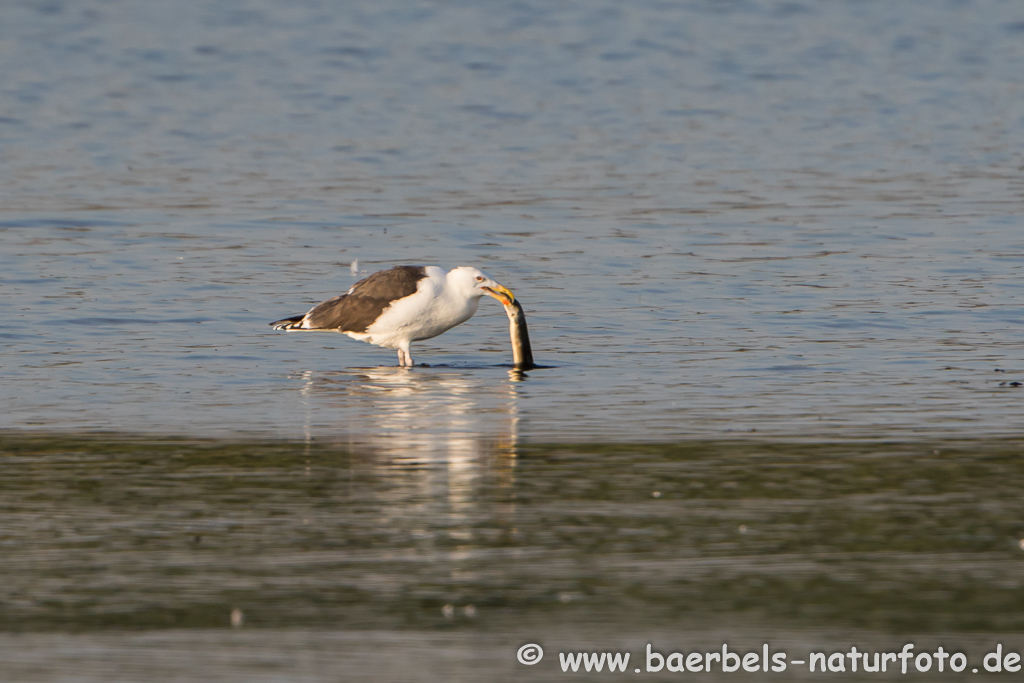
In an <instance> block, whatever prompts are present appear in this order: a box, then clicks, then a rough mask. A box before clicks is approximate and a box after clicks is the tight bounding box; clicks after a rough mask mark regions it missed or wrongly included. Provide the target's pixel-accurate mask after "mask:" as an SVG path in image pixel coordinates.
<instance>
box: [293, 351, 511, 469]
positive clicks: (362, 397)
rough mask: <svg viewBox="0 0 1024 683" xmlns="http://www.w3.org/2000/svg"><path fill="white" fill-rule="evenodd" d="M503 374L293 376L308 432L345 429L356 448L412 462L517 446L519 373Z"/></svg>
mask: <svg viewBox="0 0 1024 683" xmlns="http://www.w3.org/2000/svg"><path fill="white" fill-rule="evenodd" d="M495 370H497V369H495ZM504 375H505V373H504V371H501V375H495V373H493V372H480V371H479V370H475V371H473V372H466V371H465V370H461V369H452V368H423V371H422V372H415V373H411V372H408V371H405V370H403V369H401V368H366V369H359V370H341V371H331V372H312V371H306V372H303V373H301V374H300V375H298V376H299V377H301V378H302V380H303V387H302V394H303V395H304V396H305V397H306V399H307V402H308V406H307V412H308V413H309V418H308V419H307V421H308V422H309V424H310V427H309V429H310V433H316V432H318V431H323V432H327V433H330V432H333V433H337V432H339V431H343V432H344V433H345V434H346V435H347V437H348V441H349V443H350V444H352V445H353V446H356V447H359V448H360V449H361V450H363V449H365V450H367V451H370V452H373V453H380V454H386V455H388V456H390V460H391V462H392V463H394V464H417V463H430V462H435V463H436V462H444V461H447V462H449V463H452V462H455V461H457V460H462V459H464V458H466V457H474V458H475V457H477V456H479V455H481V454H482V452H483V451H485V450H489V449H493V448H494V447H495V446H497V445H498V444H501V446H502V448H503V449H505V450H507V449H509V448H514V447H515V444H516V442H517V436H516V427H517V425H518V421H519V417H518V411H517V409H516V400H517V392H518V391H519V390H518V389H517V387H516V385H515V384H514V382H518V381H520V380H521V379H522V373H517V372H516V371H510V372H509V376H508V378H506V377H505V376H504ZM497 377H501V379H497ZM325 419H326V420H327V421H326V422H325Z"/></svg>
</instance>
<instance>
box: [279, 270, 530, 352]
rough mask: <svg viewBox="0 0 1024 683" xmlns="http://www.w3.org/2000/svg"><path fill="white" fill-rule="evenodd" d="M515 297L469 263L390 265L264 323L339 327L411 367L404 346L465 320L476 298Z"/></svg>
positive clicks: (302, 327)
mask: <svg viewBox="0 0 1024 683" xmlns="http://www.w3.org/2000/svg"><path fill="white" fill-rule="evenodd" d="M485 294H486V295H488V296H492V297H494V298H495V299H497V300H498V301H500V302H502V304H506V303H508V302H512V301H515V296H514V295H513V294H512V292H510V291H509V290H508V289H506V288H505V287H503V286H502V285H500V284H498V283H497V282H495V281H494V280H492V279H491V278H489V277H488V276H487V275H485V274H484V273H483V272H481V271H479V270H477V269H476V268H473V267H471V266H459V267H458V268H453V269H452V270H450V271H447V272H445V270H444V269H443V268H438V267H437V266H395V267H394V268H390V269H388V270H382V271H379V272H376V273H374V274H373V275H370V276H369V277H366V278H363V279H362V280H360V281H359V282H357V283H355V284H354V285H352V288H351V289H349V290H348V292H346V293H345V294H341V295H339V296H335V297H332V298H330V299H328V300H327V301H324V302H322V303H319V304H317V305H316V306H314V307H313V308H311V309H310V310H309V312H307V313H305V314H303V315H295V316H292V317H290V318H284V319H283V320H276V321H274V322H272V323H270V324H271V325H272V326H273V328H274V329H275V330H322V331H327V332H341V333H342V334H347V335H348V336H349V337H352V338H353V339H358V340H359V341H364V342H369V343H370V344H375V345H376V346H383V347H385V348H389V349H397V350H398V363H399V365H401V366H402V367H410V368H411V367H412V366H413V362H412V353H410V351H409V346H410V345H411V344H412V342H414V341H420V340H422V339H431V338H433V337H436V336H437V335H439V334H442V333H444V332H447V331H448V330H450V329H452V328H453V327H455V326H456V325H459V324H461V323H464V322H466V321H467V320H469V319H470V318H471V317H473V314H474V313H476V309H477V306H478V305H479V304H480V298H481V297H483V296H484V295H485Z"/></svg>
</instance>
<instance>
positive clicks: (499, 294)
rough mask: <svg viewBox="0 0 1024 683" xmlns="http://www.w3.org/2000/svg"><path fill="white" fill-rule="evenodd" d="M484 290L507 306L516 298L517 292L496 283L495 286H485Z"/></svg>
mask: <svg viewBox="0 0 1024 683" xmlns="http://www.w3.org/2000/svg"><path fill="white" fill-rule="evenodd" d="M483 290H484V291H485V292H487V293H488V294H489V295H490V296H493V297H494V298H495V299H497V300H498V301H500V302H501V303H502V305H505V306H507V305H508V304H510V303H512V302H513V301H515V300H516V296H515V294H513V293H512V292H511V291H509V290H508V289H506V288H504V287H502V286H501V285H498V284H496V285H494V287H484V288H483Z"/></svg>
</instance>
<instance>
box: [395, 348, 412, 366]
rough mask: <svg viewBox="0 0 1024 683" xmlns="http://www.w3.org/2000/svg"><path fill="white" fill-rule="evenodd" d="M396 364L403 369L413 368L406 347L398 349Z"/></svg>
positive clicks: (410, 355) (409, 352)
mask: <svg viewBox="0 0 1024 683" xmlns="http://www.w3.org/2000/svg"><path fill="white" fill-rule="evenodd" d="M398 364H399V365H401V366H402V367H403V368H411V367H412V366H413V362H412V352H411V351H410V350H409V347H408V346H406V347H404V348H400V349H398Z"/></svg>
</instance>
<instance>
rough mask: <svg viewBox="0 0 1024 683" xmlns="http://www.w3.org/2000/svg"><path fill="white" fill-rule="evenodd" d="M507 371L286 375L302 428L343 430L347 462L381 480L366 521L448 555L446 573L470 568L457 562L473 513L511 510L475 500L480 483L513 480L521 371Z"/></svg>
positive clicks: (466, 552) (469, 550) (470, 536)
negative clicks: (299, 405)
mask: <svg viewBox="0 0 1024 683" xmlns="http://www.w3.org/2000/svg"><path fill="white" fill-rule="evenodd" d="M515 372H517V371H510V372H509V376H508V377H506V376H505V370H503V369H497V368H495V369H491V370H490V371H482V370H480V369H475V370H472V371H466V370H464V369H453V368H423V369H422V370H421V371H417V372H409V371H408V370H406V369H404V368H371V369H362V370H344V371H334V372H310V371H307V372H303V373H300V374H298V375H296V377H297V378H299V379H301V380H302V394H303V395H304V398H305V402H306V405H307V414H308V415H309V417H308V418H307V423H308V424H309V425H310V428H309V431H308V432H307V434H309V435H314V434H317V433H325V434H329V433H338V432H339V431H344V432H346V434H347V440H348V445H349V449H350V451H351V452H352V453H353V455H354V456H356V457H355V459H354V462H356V463H359V464H356V465H355V466H356V467H367V466H368V467H370V468H371V470H372V471H375V472H377V473H379V475H380V476H381V477H382V478H383V479H386V480H387V482H388V486H382V487H380V489H379V490H378V492H379V498H380V500H379V502H380V505H378V506H376V507H375V509H376V510H377V514H378V515H379V519H378V520H377V521H376V523H377V524H379V525H380V527H381V528H386V529H388V530H389V532H390V533H400V534H404V535H408V536H409V537H410V538H415V539H417V547H418V548H420V549H424V550H425V549H427V548H432V549H433V551H434V552H436V553H438V554H439V556H444V557H449V558H450V559H451V560H452V561H453V563H454V564H453V566H452V571H453V572H454V571H458V572H461V573H465V572H471V571H472V569H470V568H469V567H468V566H464V565H463V562H462V561H463V560H467V559H469V558H470V557H471V556H472V554H473V548H474V539H475V533H476V531H475V528H476V525H477V523H478V521H479V518H480V515H481V514H484V515H493V514H495V513H497V514H499V515H500V516H502V517H512V516H513V515H514V511H515V503H514V502H512V500H511V499H510V500H509V501H508V502H506V503H502V504H500V505H499V506H498V507H497V508H495V507H493V504H492V506H489V507H488V508H487V509H486V510H481V509H480V508H479V506H478V501H480V500H481V498H482V497H481V495H480V491H481V490H482V489H483V488H484V487H485V486H486V487H490V488H492V489H493V488H494V487H497V488H499V489H508V488H511V487H512V486H513V484H514V483H515V466H516V449H517V442H518V429H519V410H518V405H517V403H518V400H519V394H520V392H521V391H522V389H523V384H521V381H522V377H523V375H522V373H521V372H519V373H518V376H513V375H512V373H515ZM483 498H484V499H487V498H490V499H491V500H492V501H493V497H489V496H485V497H483ZM440 530H443V531H440ZM453 540H454V541H456V542H457V544H458V545H457V547H455V548H452V546H451V542H452V541H453Z"/></svg>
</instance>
